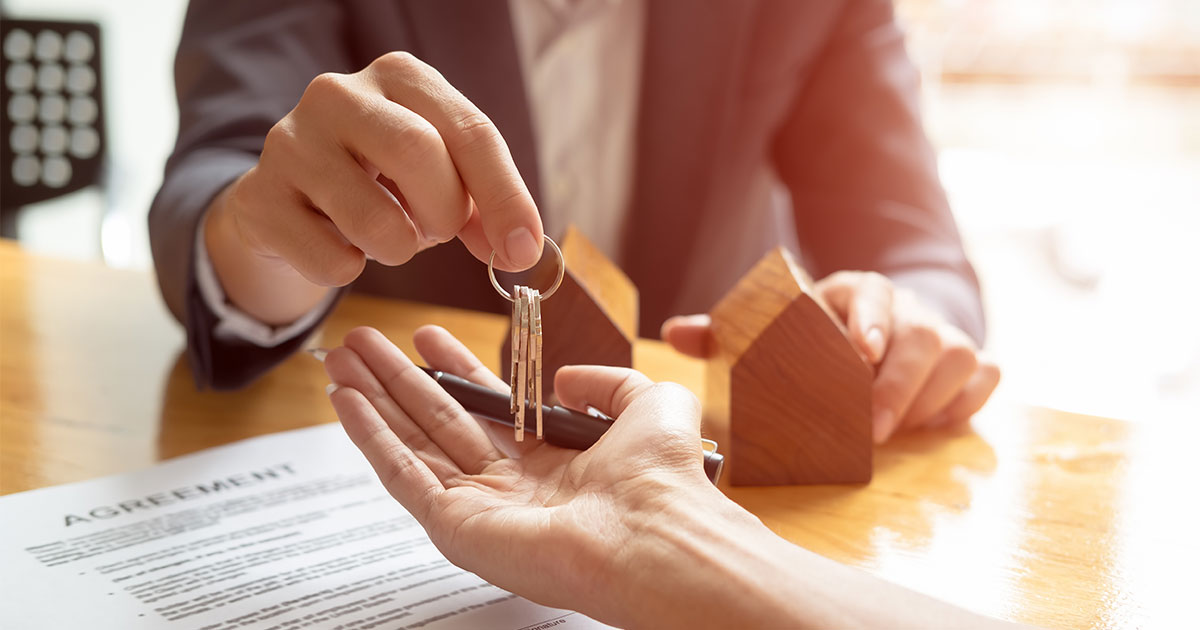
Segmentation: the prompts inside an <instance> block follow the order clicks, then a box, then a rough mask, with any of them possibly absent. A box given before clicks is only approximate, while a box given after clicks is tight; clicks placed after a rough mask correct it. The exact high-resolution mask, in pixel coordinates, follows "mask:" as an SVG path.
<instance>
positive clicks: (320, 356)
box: [304, 348, 329, 363]
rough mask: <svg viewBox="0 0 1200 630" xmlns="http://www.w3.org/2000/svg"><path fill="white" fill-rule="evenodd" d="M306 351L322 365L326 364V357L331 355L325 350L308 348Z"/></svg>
mask: <svg viewBox="0 0 1200 630" xmlns="http://www.w3.org/2000/svg"><path fill="white" fill-rule="evenodd" d="M304 351H305V352H307V353H308V354H310V355H311V356H312V358H314V359H316V360H318V361H320V362H322V363H324V362H325V356H326V355H328V354H329V351H328V350H326V349H325V348H306V349H305V350H304Z"/></svg>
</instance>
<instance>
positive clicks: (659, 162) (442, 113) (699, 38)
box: [150, 0, 999, 441]
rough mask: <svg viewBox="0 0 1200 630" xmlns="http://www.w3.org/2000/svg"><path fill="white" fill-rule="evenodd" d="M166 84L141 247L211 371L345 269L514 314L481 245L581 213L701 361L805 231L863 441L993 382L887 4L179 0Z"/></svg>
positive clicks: (967, 410)
mask: <svg viewBox="0 0 1200 630" xmlns="http://www.w3.org/2000/svg"><path fill="white" fill-rule="evenodd" d="M176 90H177V93H178V100H179V109H180V125H179V137H178V141H177V144H176V147H175V150H174V152H173V153H172V155H171V157H170V159H169V160H168V163H167V166H166V171H165V176H164V180H163V184H162V188H161V190H160V191H159V193H158V195H157V197H156V198H155V201H154V204H153V207H152V208H151V212H150V237H151V245H152V250H153V254H154V260H155V266H156V269H157V273H158V279H159V283H160V286H161V289H162V293H163V296H164V298H165V300H166V302H167V304H168V306H169V307H170V309H171V311H172V313H174V315H175V316H176V317H177V318H178V319H179V320H180V321H181V322H183V323H184V324H185V326H186V328H187V331H188V354H189V358H190V361H191V364H192V367H193V371H194V373H195V375H196V379H197V383H198V385H199V386H201V387H205V386H211V387H215V388H232V387H239V386H242V385H244V384H245V383H247V382H249V381H251V380H253V379H254V378H256V377H257V376H259V375H261V374H262V373H263V372H265V371H266V370H268V369H270V367H271V366H273V365H274V364H276V363H278V362H279V361H280V360H282V359H283V358H284V357H286V356H288V354H289V353H291V352H293V351H294V350H296V349H297V348H298V347H300V345H301V344H302V343H303V341H304V339H305V337H307V336H308V334H309V333H310V332H311V331H312V330H313V329H314V327H316V326H317V325H319V323H320V321H321V320H322V318H323V317H324V316H325V315H326V314H327V313H328V312H329V311H330V310H331V309H332V308H333V306H334V304H335V303H336V300H337V298H338V296H340V295H341V294H343V293H344V291H345V290H346V287H351V286H352V287H353V288H354V289H355V290H361V291H367V292H373V293H379V294H385V295H394V296H402V297H405V298H408V299H416V300H424V301H433V302H438V303H442V304H448V305H453V306H460V307H467V308H475V309H481V310H491V311H496V312H506V309H507V306H508V305H507V303H506V302H504V301H503V300H502V298H500V297H499V296H497V295H496V294H495V293H494V292H493V290H492V288H491V287H490V284H489V282H488V281H487V279H486V274H485V272H484V270H483V267H482V265H481V264H480V263H479V261H480V260H483V261H486V260H487V258H488V256H489V255H490V254H491V253H492V252H493V251H494V252H496V256H497V260H498V264H499V266H500V267H502V268H505V269H510V270H516V269H524V268H527V267H529V266H530V265H533V264H534V263H535V262H536V261H537V260H538V259H539V257H540V255H541V252H542V237H543V234H551V235H555V234H559V233H561V231H562V230H564V229H565V227H566V226H567V225H568V224H572V223H573V224H576V225H578V226H579V227H580V228H581V230H582V231H583V233H584V234H585V235H586V236H587V237H588V238H589V239H590V240H592V241H593V242H594V243H595V244H596V245H597V246H598V247H599V248H600V249H601V251H603V252H604V253H605V254H606V255H608V256H609V257H610V258H612V259H613V260H615V261H616V262H617V263H618V264H619V265H620V266H621V267H622V269H623V270H624V271H625V272H626V273H627V274H628V275H629V276H630V278H631V279H632V280H633V281H634V283H635V284H636V285H637V287H638V288H639V291H640V298H641V316H640V321H641V322H642V331H641V332H642V334H643V335H655V334H659V333H660V332H661V334H662V336H663V338H664V339H666V340H667V341H668V342H669V343H671V344H672V345H673V346H674V347H675V348H677V349H678V350H680V351H681V352H684V353H687V354H690V355H694V356H705V355H706V354H708V353H709V352H711V347H710V344H711V341H710V336H709V334H708V320H707V317H706V316H704V315H696V314H697V313H705V312H706V311H707V310H708V308H709V307H710V306H711V305H712V304H713V303H714V302H715V300H716V299H717V298H718V297H719V296H721V295H722V294H723V293H724V292H725V291H726V290H727V289H728V288H729V287H730V286H731V285H732V284H733V283H734V282H735V281H736V279H737V278H739V277H740V276H741V275H742V274H743V273H744V272H745V271H746V270H748V269H749V267H750V266H751V265H752V264H753V263H754V262H755V261H756V260H758V259H759V258H760V257H761V255H762V254H763V253H764V252H766V251H767V250H768V249H769V248H770V247H773V246H776V245H783V246H786V247H788V248H790V249H792V250H793V251H794V252H796V253H797V254H798V255H799V257H800V259H801V260H802V261H803V262H804V264H805V266H806V267H807V269H808V270H809V271H810V272H812V273H813V275H814V277H817V278H820V280H819V281H818V283H817V286H816V288H817V291H818V293H819V294H821V295H822V296H823V297H824V298H825V300H826V301H827V302H828V303H829V305H830V306H831V308H832V309H833V310H834V311H835V312H836V314H837V315H838V316H840V317H841V318H842V319H843V321H844V323H845V324H846V327H847V330H848V333H849V336H850V339H851V341H852V342H853V343H854V344H855V345H856V347H857V348H858V349H859V350H860V352H861V354H862V355H863V356H864V357H865V358H866V360H868V361H869V362H870V363H871V364H872V365H874V366H875V368H876V376H875V383H874V389H873V400H874V403H873V404H874V410H873V413H874V432H875V438H876V440H878V441H883V440H885V439H887V438H888V437H889V436H891V435H893V434H894V433H896V432H897V431H898V430H901V429H916V428H921V427H933V426H941V425H947V424H952V423H957V422H962V421H964V420H966V419H967V418H968V417H970V416H971V415H972V414H973V413H974V412H975V411H976V410H978V409H979V408H980V407H981V406H982V405H983V403H984V402H985V401H986V400H987V398H988V397H989V396H990V394H991V392H992V390H993V389H994V387H995V386H996V383H997V381H998V379H999V370H998V369H997V367H996V366H995V365H994V364H993V363H992V362H990V361H989V360H987V359H986V357H984V356H983V355H982V354H981V353H980V351H979V347H980V344H981V343H982V341H983V334H984V324H983V315H982V306H981V303H980V296H979V286H978V282H977V280H976V277H975V274H974V272H973V270H972V268H971V266H970V264H969V262H968V261H967V258H966V256H965V254H964V251H963V248H962V245H961V243H960V240H959V235H958V232H957V228H956V226H955V223H954V220H953V218H952V216H951V213H950V210H949V207H948V204H947V201H946V197H945V194H944V193H943V191H942V188H941V186H940V184H939V182H938V178H937V173H936V166H935V161H934V155H933V151H932V150H931V147H930V145H929V143H928V141H927V139H926V138H925V135H924V133H923V130H922V127H921V123H920V117H919V112H918V106H917V100H918V94H917V90H918V84H917V75H916V72H915V70H914V68H913V67H912V64H911V63H910V62H909V60H908V58H907V56H906V54H905V51H904V41H903V37H902V34H901V32H900V30H899V29H898V27H897V25H896V23H895V17H894V14H893V10H892V6H891V3H890V2H889V1H888V0H822V1H819V2H818V1H812V2H802V1H795V2H776V1H772V0H739V1H737V2H733V1H730V2H705V3H697V2H694V1H692V0H514V1H512V2H508V3H503V2H494V1H492V0H460V1H456V2H432V1H421V0H397V1H395V2H388V3H380V2H370V1H367V0H346V1H342V2H337V1H333V0H308V1H305V2H283V1H282V0H272V1H262V2H252V3H231V2H219V1H218V0H195V1H193V2H192V3H191V4H190V6H189V8H188V12H187V17H186V21H185V24H184V29H183V34H182V38H181V41H180V45H179V51H178V56H177V59H176Z"/></svg>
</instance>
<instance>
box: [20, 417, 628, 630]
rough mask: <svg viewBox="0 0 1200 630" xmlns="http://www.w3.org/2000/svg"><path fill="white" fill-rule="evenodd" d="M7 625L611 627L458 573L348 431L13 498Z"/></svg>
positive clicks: (275, 629)
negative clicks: (390, 491) (390, 492)
mask: <svg viewBox="0 0 1200 630" xmlns="http://www.w3.org/2000/svg"><path fill="white" fill-rule="evenodd" d="M0 528H2V529H0V531H2V536H0V572H2V578H0V627H2V628H5V629H8V630H17V629H25V628H87V629H99V628H121V629H126V628H128V629H137V628H172V629H174V628H178V629H179V630H233V629H234V628H237V629H238V630H243V629H250V628H258V629H269V630H291V629H298V628H312V629H318V628H324V629H330V630H381V629H389V630H390V629H398V628H511V629H517V628H524V629H530V630H533V629H537V630H542V629H543V628H551V627H553V628H556V629H558V630H561V629H565V628H595V627H606V626H603V625H602V624H599V623H597V622H596V621H594V620H592V619H589V618H588V617H585V616H584V615H581V614H578V613H573V612H570V611H566V610H557V609H553V608H547V607H545V606H540V605H538V604H535V603H533V602H530V601H528V600H526V599H522V598H520V597H517V596H515V595H513V594H511V593H508V592H506V591H504V590H501V589H499V588H497V587H495V586H492V585H490V584H488V583H487V582H485V581H483V580H482V579H480V578H479V577H477V576H475V575H474V574H472V573H468V572H466V571H463V570H462V569H459V568H457V567H455V566H454V565H452V564H450V563H449V562H448V561H446V559H445V558H444V557H443V556H442V555H441V554H440V553H438V551H437V549H436V548H434V546H433V544H432V543H431V542H429V538H428V537H427V536H426V534H425V531H424V530H423V529H422V528H421V526H420V525H418V524H417V522H416V521H415V520H414V519H413V518H412V516H410V515H409V514H408V513H407V512H406V511H405V510H404V509H403V508H402V507H401V506H400V505H399V504H398V503H396V502H395V500H393V499H392V498H391V497H390V496H389V495H388V494H387V492H386V491H385V490H384V489H383V487H382V485H381V484H380V483H379V480H378V479H377V478H376V477H375V474H374V472H372V471H371V469H370V467H369V466H368V465H367V463H366V461H365V460H364V459H363V457H362V455H361V454H360V453H359V452H358V450H357V449H355V448H354V445H353V444H351V443H350V441H349V439H348V438H346V436H345V434H344V433H343V432H342V429H341V427H340V426H338V425H337V424H329V425H323V426H317V427H312V428H308V429H300V430H297V431H289V432H286V433H279V434H275V435H270V436H266V437H260V438H254V439H250V440H245V441H242V442H238V443H236V444H231V445H228V446H223V447H219V448H214V449H210V450H207V451H203V452H200V453H196V454H193V455H188V456H185V457H180V458H178V459H174V460H171V461H168V462H165V463H162V464H159V465H157V466H155V467H153V468H149V469H146V470H142V471H137V472H132V473H127V474H121V475H115V476H112V477H105V478H102V479H95V480H92V481H85V482H81V483H74V484H68V485H63V486H56V487H53V488H45V489H41V490H33V491H30V492H24V493H20V494H14V495H9V496H6V497H0Z"/></svg>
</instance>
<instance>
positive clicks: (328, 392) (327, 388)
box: [325, 383, 341, 396]
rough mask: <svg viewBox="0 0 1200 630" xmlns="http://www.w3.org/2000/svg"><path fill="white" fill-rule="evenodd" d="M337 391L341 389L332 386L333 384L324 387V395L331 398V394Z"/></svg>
mask: <svg viewBox="0 0 1200 630" xmlns="http://www.w3.org/2000/svg"><path fill="white" fill-rule="evenodd" d="M339 389H341V388H340V387H338V386H337V385H334V384H333V383H330V384H328V385H326V386H325V395H326V396H332V395H333V392H336V391H337V390H339Z"/></svg>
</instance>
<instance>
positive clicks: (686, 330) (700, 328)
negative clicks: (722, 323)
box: [659, 314, 716, 359]
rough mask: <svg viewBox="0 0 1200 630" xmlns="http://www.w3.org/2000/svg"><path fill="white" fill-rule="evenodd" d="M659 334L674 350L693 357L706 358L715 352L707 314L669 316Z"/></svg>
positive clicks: (710, 319) (710, 323)
mask: <svg viewBox="0 0 1200 630" xmlns="http://www.w3.org/2000/svg"><path fill="white" fill-rule="evenodd" d="M659 334H660V335H661V336H662V338H663V341H666V342H667V343H668V344H669V345H670V346H671V347H673V348H675V350H676V351H678V352H681V353H683V354H686V355H688V356H690V357H693V358H698V359H707V358H710V357H711V356H712V355H713V354H715V352H716V350H715V346H716V344H715V341H714V340H713V338H712V318H711V317H709V316H708V315H707V314H699V315H677V316H675V317H671V318H670V319H668V320H667V321H665V322H663V325H662V328H661V329H660V330H659Z"/></svg>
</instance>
